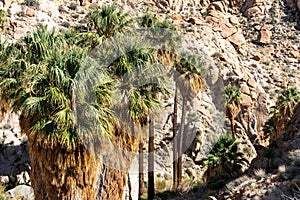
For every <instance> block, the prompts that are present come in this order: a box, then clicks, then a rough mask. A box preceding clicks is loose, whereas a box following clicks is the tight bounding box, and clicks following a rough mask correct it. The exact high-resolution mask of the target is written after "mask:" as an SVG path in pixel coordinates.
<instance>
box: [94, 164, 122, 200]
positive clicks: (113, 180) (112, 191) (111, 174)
mask: <svg viewBox="0 0 300 200" xmlns="http://www.w3.org/2000/svg"><path fill="white" fill-rule="evenodd" d="M127 174H128V170H118V169H113V168H111V167H110V168H107V172H106V175H105V182H104V185H103V191H102V194H101V198H100V199H102V200H106V199H109V200H122V198H123V193H124V188H125V187H126V181H127Z"/></svg>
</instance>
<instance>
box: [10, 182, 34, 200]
mask: <svg viewBox="0 0 300 200" xmlns="http://www.w3.org/2000/svg"><path fill="white" fill-rule="evenodd" d="M6 195H7V196H9V197H11V198H12V199H27V200H34V193H33V189H32V187H30V186H27V185H18V186H17V187H15V188H13V189H11V190H8V191H7V192H6Z"/></svg>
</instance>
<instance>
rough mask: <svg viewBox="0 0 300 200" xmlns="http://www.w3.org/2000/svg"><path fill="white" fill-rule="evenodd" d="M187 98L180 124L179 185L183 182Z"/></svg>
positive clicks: (183, 105) (183, 100)
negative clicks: (183, 148) (183, 147)
mask: <svg viewBox="0 0 300 200" xmlns="http://www.w3.org/2000/svg"><path fill="white" fill-rule="evenodd" d="M186 103H187V102H186V97H183V99H182V115H181V124H180V135H179V136H180V137H179V151H178V156H179V158H178V185H179V184H180V183H181V181H182V154H183V152H182V146H183V136H184V125H185V118H186V107H187V105H186Z"/></svg>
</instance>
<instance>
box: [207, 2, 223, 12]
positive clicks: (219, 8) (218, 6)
mask: <svg viewBox="0 0 300 200" xmlns="http://www.w3.org/2000/svg"><path fill="white" fill-rule="evenodd" d="M208 9H211V10H217V11H220V12H222V13H226V12H227V10H228V6H227V5H226V4H225V1H216V2H213V3H211V4H210V5H209V8H208Z"/></svg>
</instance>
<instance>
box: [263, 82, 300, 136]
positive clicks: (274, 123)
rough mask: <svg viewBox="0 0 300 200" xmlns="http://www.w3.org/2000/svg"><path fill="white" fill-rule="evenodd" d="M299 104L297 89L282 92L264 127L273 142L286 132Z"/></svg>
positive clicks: (299, 98)
mask: <svg viewBox="0 0 300 200" xmlns="http://www.w3.org/2000/svg"><path fill="white" fill-rule="evenodd" d="M298 102H300V92H299V91H298V90H297V88H294V87H293V88H287V89H285V90H283V91H281V93H280V95H279V97H278V99H277V101H276V104H275V106H273V107H272V110H271V112H272V116H271V118H270V119H269V120H268V122H267V123H266V125H265V127H264V131H265V133H266V134H269V135H270V136H271V139H272V140H274V139H277V138H278V136H279V135H280V134H281V133H282V132H283V131H284V130H285V128H286V126H287V124H288V123H289V121H290V120H291V118H292V116H293V113H294V108H295V106H296V105H297V103H298Z"/></svg>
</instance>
